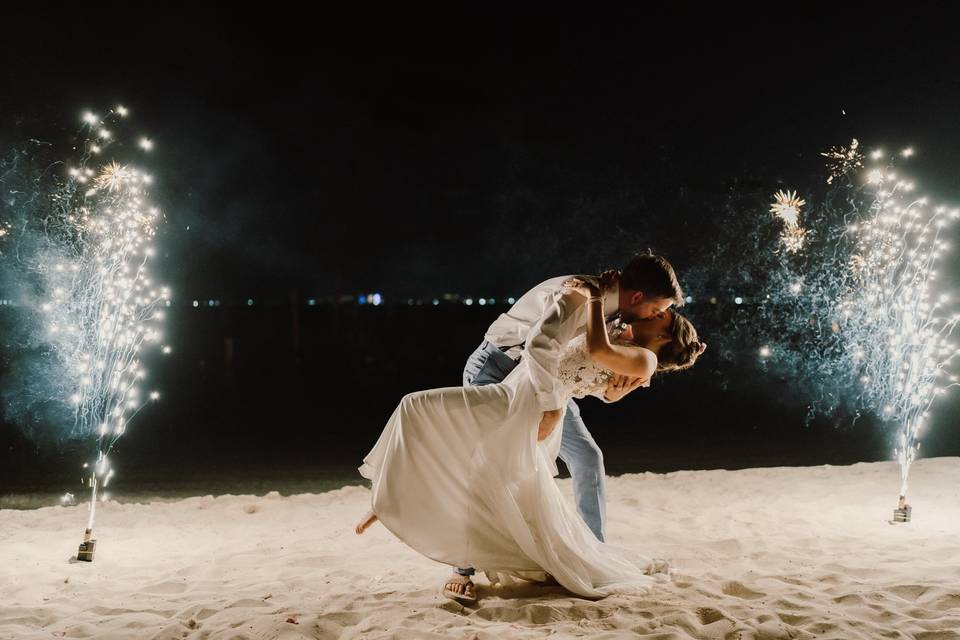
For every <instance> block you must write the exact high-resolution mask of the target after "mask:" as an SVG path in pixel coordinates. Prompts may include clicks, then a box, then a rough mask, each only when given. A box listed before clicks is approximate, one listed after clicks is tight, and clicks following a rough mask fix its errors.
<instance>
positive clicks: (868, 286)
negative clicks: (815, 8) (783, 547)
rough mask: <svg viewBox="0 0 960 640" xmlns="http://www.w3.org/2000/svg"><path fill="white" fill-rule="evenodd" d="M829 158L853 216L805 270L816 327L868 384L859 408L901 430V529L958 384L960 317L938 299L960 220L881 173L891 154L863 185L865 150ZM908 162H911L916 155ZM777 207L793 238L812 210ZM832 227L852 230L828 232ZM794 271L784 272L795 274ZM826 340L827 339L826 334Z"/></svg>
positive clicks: (780, 200) (781, 197)
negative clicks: (930, 439) (937, 423)
mask: <svg viewBox="0 0 960 640" xmlns="http://www.w3.org/2000/svg"><path fill="white" fill-rule="evenodd" d="M823 155H825V156H827V157H830V158H832V159H833V160H835V162H836V163H839V164H836V163H835V164H834V165H833V166H831V179H830V180H828V182H833V178H839V177H844V178H847V179H848V180H850V181H851V182H850V183H849V184H848V185H846V186H845V187H844V189H846V195H845V198H846V207H845V212H844V214H843V215H842V216H839V217H837V216H834V217H831V216H830V215H822V216H820V217H819V221H820V222H821V223H823V224H824V228H821V227H818V228H817V231H818V233H820V234H821V235H822V236H823V237H824V238H825V239H826V241H825V242H823V243H821V245H820V246H816V247H811V253H810V255H808V256H805V257H806V261H805V262H802V263H801V264H803V267H802V268H803V269H804V270H805V272H806V275H807V276H808V278H811V279H812V280H813V281H814V282H816V283H818V286H817V288H816V296H815V298H814V297H811V298H810V299H809V300H808V301H807V305H808V306H807V307H806V310H805V311H806V313H807V315H808V316H809V317H810V318H813V317H814V316H815V315H816V312H817V311H820V312H821V313H825V314H826V317H827V318H828V319H829V332H830V333H831V334H833V336H830V337H824V342H825V344H826V343H829V345H830V347H831V348H833V349H834V351H833V356H832V357H834V358H837V359H839V361H840V362H841V363H842V364H844V365H845V366H844V368H845V370H846V371H847V372H849V374H850V376H851V378H852V379H854V380H856V381H858V383H859V384H858V386H859V389H858V391H857V392H856V393H857V395H858V398H857V402H858V404H859V406H861V407H864V408H867V409H870V410H872V411H874V412H876V413H877V414H879V415H880V416H881V417H882V419H884V420H885V421H888V422H890V423H893V424H896V425H897V426H898V428H897V435H896V442H897V444H896V449H895V451H894V457H895V458H896V460H897V462H898V463H899V466H900V491H899V500H898V503H897V508H896V510H895V512H894V520H893V521H895V522H906V521H909V519H910V514H911V509H910V507H909V505H907V503H906V495H907V487H908V478H909V473H910V468H911V465H912V464H913V462H914V460H915V459H916V456H917V453H918V451H919V448H920V436H921V434H922V431H923V429H924V428H925V425H926V424H927V422H928V420H929V418H930V408H931V405H932V404H933V402H934V400H935V399H936V397H937V396H939V395H941V394H943V393H944V392H946V390H947V389H948V388H950V387H952V386H955V385H956V384H957V377H956V376H955V375H953V374H952V373H951V372H950V367H951V365H952V361H953V359H954V358H955V357H956V356H957V355H960V351H957V348H956V345H954V344H953V343H952V342H951V340H950V337H951V334H952V333H953V331H954V329H955V328H956V325H957V322H958V320H960V314H957V313H955V312H950V311H948V307H949V306H950V298H949V296H948V295H947V294H937V293H936V291H935V290H936V288H937V287H936V276H937V269H936V266H937V262H938V260H939V259H940V258H941V257H942V256H943V254H944V253H945V252H946V251H947V250H948V248H949V247H948V244H947V242H946V241H945V240H944V239H943V237H942V236H943V235H944V232H945V229H946V228H947V227H948V225H949V224H950V222H951V221H953V220H954V219H956V218H958V217H960V210H957V209H949V208H948V207H945V206H933V205H931V204H930V202H929V199H928V198H926V197H918V196H915V195H914V194H913V191H914V188H915V186H914V184H913V182H911V181H909V180H907V179H904V178H902V177H899V176H898V175H897V174H896V173H895V172H894V171H893V169H892V166H891V165H890V164H887V165H886V166H884V165H882V164H881V162H882V160H883V157H884V156H883V153H882V152H881V153H876V152H875V153H873V154H871V161H872V164H871V165H870V166H868V167H866V168H865V170H864V171H862V172H860V175H856V173H857V172H855V171H854V170H855V169H857V168H859V167H861V166H862V156H860V155H859V153H858V152H857V141H856V140H854V143H853V144H852V145H851V147H850V148H849V149H842V148H841V149H839V150H838V149H834V150H831V152H829V153H825V154H823ZM901 155H902V156H903V157H909V156H911V155H913V150H912V149H905V150H903V152H901ZM776 200H777V203H776V204H775V205H774V207H772V210H774V209H775V211H774V213H776V214H777V215H778V216H780V217H781V218H783V219H784V221H785V222H787V223H788V230H789V228H790V224H789V223H790V222H791V221H792V220H795V219H796V218H795V215H794V214H795V213H796V212H798V211H799V204H798V203H800V204H802V201H799V200H798V199H797V198H796V194H795V193H790V192H787V193H784V192H782V191H781V192H778V193H777V194H776ZM825 207H826V205H825ZM830 225H834V226H836V225H842V227H841V228H839V229H836V228H834V229H830V228H826V227H829V226H830ZM794 226H796V225H794ZM797 228H799V227H797ZM788 248H789V247H788ZM800 248H802V243H801V246H800V247H798V248H797V250H799V249H800ZM838 267H839V269H838ZM793 268H794V267H791V266H789V265H784V269H785V272H789V271H790V270H791V269H793ZM835 269H836V272H834V270H835ZM781 281H786V278H783V279H781ZM792 292H793V293H798V290H797V291H794V290H792ZM809 305H815V306H813V307H811V306H809ZM822 335H823V336H827V334H826V330H824V331H823V332H822Z"/></svg>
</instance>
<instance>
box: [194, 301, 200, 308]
mask: <svg viewBox="0 0 960 640" xmlns="http://www.w3.org/2000/svg"><path fill="white" fill-rule="evenodd" d="M193 306H194V307H195V308H196V307H199V306H200V303H199V302H198V301H196V300H194V301H193Z"/></svg>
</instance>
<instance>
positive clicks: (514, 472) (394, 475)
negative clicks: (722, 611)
mask: <svg viewBox="0 0 960 640" xmlns="http://www.w3.org/2000/svg"><path fill="white" fill-rule="evenodd" d="M611 375H612V372H610V371H609V370H605V369H602V368H600V367H598V366H597V365H596V364H595V363H594V362H593V361H592V360H591V358H590V355H589V353H588V351H587V346H586V340H585V335H583V334H581V335H579V336H577V337H576V338H574V339H573V340H571V341H570V342H569V343H568V345H567V347H566V348H565V349H564V350H563V352H562V353H561V356H560V361H559V367H558V378H559V379H560V381H561V383H562V384H563V388H564V389H565V390H566V392H567V395H568V397H569V396H572V397H576V398H582V397H584V396H586V395H598V396H599V395H602V394H603V391H604V389H605V388H606V385H607V381H608V380H609V379H610V376H611ZM565 404H566V403H565ZM565 404H564V406H565ZM541 415H542V412H541V410H540V408H539V406H538V405H537V401H536V397H535V394H534V390H533V383H532V382H531V380H530V376H529V374H528V373H527V367H526V366H525V361H523V360H521V362H520V364H519V365H517V367H516V368H514V369H513V371H511V372H510V374H509V375H508V376H507V377H506V378H505V379H504V380H503V382H501V383H498V384H491V385H485V386H477V387H474V386H466V387H448V388H443V389H431V390H429V391H420V392H417V393H411V394H409V395H407V396H405V397H404V398H403V400H402V401H401V402H400V404H399V406H397V408H396V410H394V412H393V415H391V416H390V420H389V421H388V422H387V425H386V427H384V429H383V433H382V434H381V435H380V438H379V439H378V440H377V443H376V445H375V446H374V447H373V449H372V450H371V451H370V453H369V454H367V456H366V457H365V458H364V459H363V465H362V466H361V467H360V468H359V469H360V473H361V475H363V476H364V477H365V478H368V479H370V480H372V481H373V487H372V489H373V495H372V506H371V508H372V510H373V512H374V513H375V514H377V517H378V518H379V520H380V522H381V523H383V525H384V526H385V527H387V529H389V530H390V531H391V532H393V533H394V534H395V535H396V536H397V537H398V538H400V539H401V540H402V541H403V542H405V543H407V544H408V545H410V546H411V547H412V548H413V549H415V550H417V551H419V552H420V553H422V554H423V555H425V556H427V557H429V558H432V559H434V560H437V561H439V562H443V563H446V564H449V565H453V566H454V567H475V568H476V569H478V570H482V571H484V572H486V574H487V576H488V577H489V578H490V579H491V580H492V581H495V582H496V581H499V582H501V583H509V582H511V581H512V579H513V578H521V579H525V580H534V581H542V580H544V579H545V575H544V574H545V572H546V573H549V574H550V575H552V576H553V577H554V578H556V580H557V582H559V583H560V584H561V585H563V586H564V587H566V588H567V589H568V590H570V591H572V592H573V593H576V594H579V595H582V596H585V597H603V596H606V595H609V594H611V593H621V592H636V591H645V590H646V589H647V588H648V587H649V586H650V585H651V584H653V583H654V582H656V581H657V580H664V579H667V576H666V575H665V574H663V573H660V574H658V575H654V576H652V575H649V574H650V573H651V572H652V571H653V569H654V567H656V566H657V565H662V563H653V562H652V561H651V559H650V558H644V557H642V556H640V555H638V554H636V553H634V552H632V551H630V550H629V549H625V548H622V547H618V546H615V545H611V544H608V543H604V542H600V541H599V540H597V538H596V537H595V536H594V535H593V532H591V531H590V529H589V528H588V527H587V525H586V523H584V522H583V520H582V519H581V517H580V515H579V514H578V513H577V510H576V508H575V507H574V506H573V504H572V503H571V502H570V501H568V500H567V499H566V498H565V497H564V496H563V494H561V492H560V488H559V487H558V486H557V483H556V481H555V480H554V476H556V475H557V473H558V471H557V465H556V458H557V454H558V453H559V451H560V438H561V434H562V432H563V425H562V424H559V425H557V428H556V429H554V431H553V433H552V434H551V435H550V436H549V437H548V438H546V439H545V440H544V441H543V442H538V441H537V428H538V425H539V423H540V417H541Z"/></svg>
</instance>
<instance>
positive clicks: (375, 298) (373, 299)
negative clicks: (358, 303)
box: [370, 293, 383, 307]
mask: <svg viewBox="0 0 960 640" xmlns="http://www.w3.org/2000/svg"><path fill="white" fill-rule="evenodd" d="M370 302H371V303H373V306H375V307H378V306H380V304H381V303H382V302H383V296H381V295H380V294H379V293H375V294H373V295H372V296H371V297H370Z"/></svg>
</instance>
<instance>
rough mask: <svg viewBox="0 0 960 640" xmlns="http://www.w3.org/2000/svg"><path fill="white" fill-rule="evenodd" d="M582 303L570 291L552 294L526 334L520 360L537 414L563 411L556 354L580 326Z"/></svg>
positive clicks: (557, 355) (577, 296)
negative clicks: (525, 369)
mask: <svg viewBox="0 0 960 640" xmlns="http://www.w3.org/2000/svg"><path fill="white" fill-rule="evenodd" d="M583 303H584V297H583V296H582V295H580V294H579V293H576V292H574V291H571V290H566V289H563V290H560V291H558V292H556V293H554V294H553V296H552V297H551V299H550V300H549V301H548V303H547V306H546V308H545V309H544V311H543V314H542V315H541V316H540V320H538V321H537V323H536V324H534V325H533V326H532V327H530V332H529V333H528V334H527V340H526V344H525V345H524V356H523V357H524V359H526V360H527V369H528V371H529V372H530V378H531V380H532V381H533V386H534V390H535V391H536V394H537V402H538V403H539V405H540V409H541V411H553V410H559V409H562V408H563V407H562V404H563V393H562V389H561V387H560V384H559V381H558V380H557V367H558V365H559V361H560V351H561V350H562V349H563V347H564V346H565V345H566V344H567V342H569V341H570V339H571V338H573V336H574V335H576V333H577V329H578V328H579V327H580V325H582V322H579V321H578V317H579V315H581V314H578V312H579V311H580V310H581V308H582V306H583ZM580 319H581V320H582V318H580Z"/></svg>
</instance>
